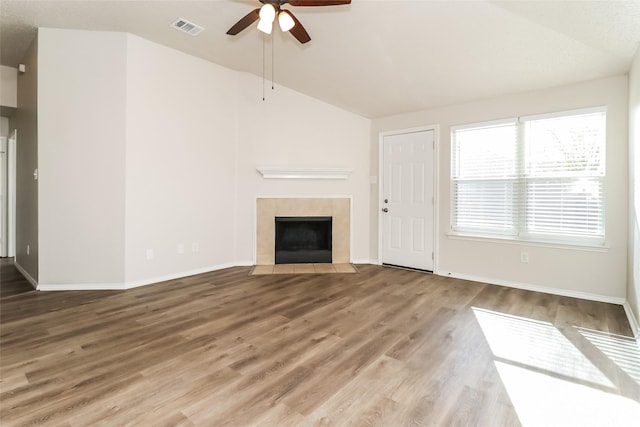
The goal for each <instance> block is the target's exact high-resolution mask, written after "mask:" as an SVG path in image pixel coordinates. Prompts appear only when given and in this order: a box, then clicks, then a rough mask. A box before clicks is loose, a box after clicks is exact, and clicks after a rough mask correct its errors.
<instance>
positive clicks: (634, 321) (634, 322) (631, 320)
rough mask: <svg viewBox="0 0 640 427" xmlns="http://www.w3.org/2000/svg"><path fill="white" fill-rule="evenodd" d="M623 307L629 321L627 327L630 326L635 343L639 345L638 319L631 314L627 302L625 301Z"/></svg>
mask: <svg viewBox="0 0 640 427" xmlns="http://www.w3.org/2000/svg"><path fill="white" fill-rule="evenodd" d="M622 307H624V312H625V313H626V314H627V319H629V325H631V331H632V332H633V336H634V337H636V341H638V344H640V323H638V319H636V316H634V314H633V310H631V306H630V305H629V301H625V302H624V304H622Z"/></svg>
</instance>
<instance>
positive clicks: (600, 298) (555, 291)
mask: <svg viewBox="0 0 640 427" xmlns="http://www.w3.org/2000/svg"><path fill="white" fill-rule="evenodd" d="M439 275H440V276H444V277H453V278H455V279H462V280H471V281H473V282H480V283H487V284H489V285H498V286H506V287H508V288H516V289H523V290H525V291H534V292H542V293H545V294H551V295H560V296H563V297H571V298H579V299H584V300H589V301H597V302H606V303H609V304H618V305H624V303H625V299H624V298H620V297H612V296H608V295H599V294H591V293H588V292H580V291H569V290H566V289H559V288H549V287H546V286H538V285H530V284H528V283H518V282H511V281H509V280H500V279H493V278H488V277H480V276H474V275H471V274H461V273H454V272H442V273H440V274H439Z"/></svg>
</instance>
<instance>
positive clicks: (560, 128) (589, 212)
mask: <svg viewBox="0 0 640 427" xmlns="http://www.w3.org/2000/svg"><path fill="white" fill-rule="evenodd" d="M605 129H606V112H605V109H604V108H599V109H589V110H581V111H572V112H564V113H556V114H548V115H542V116H531V117H524V118H520V119H511V120H505V121H498V122H488V123H480V124H474V125H468V126H456V127H453V128H452V129H451V150H452V153H451V159H452V165H451V192H452V197H451V199H452V210H451V212H452V221H451V226H452V231H453V232H455V233H460V234H472V235H479V236H487V237H505V238H515V239H522V240H531V241H543V242H564V243H571V244H603V243H604V179H605V133H606V132H605Z"/></svg>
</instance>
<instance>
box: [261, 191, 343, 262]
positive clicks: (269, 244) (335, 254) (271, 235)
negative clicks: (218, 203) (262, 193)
mask: <svg viewBox="0 0 640 427" xmlns="http://www.w3.org/2000/svg"><path fill="white" fill-rule="evenodd" d="M276 216H331V217H333V224H332V240H331V246H332V258H333V263H334V264H346V263H349V262H351V260H350V254H351V248H350V245H351V199H349V198H346V197H344V198H258V199H256V231H257V233H256V265H274V264H275V245H276V244H275V234H276V233H275V217H276Z"/></svg>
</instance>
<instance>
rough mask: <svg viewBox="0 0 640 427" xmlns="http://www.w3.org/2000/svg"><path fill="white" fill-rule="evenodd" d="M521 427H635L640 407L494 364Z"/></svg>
mask: <svg viewBox="0 0 640 427" xmlns="http://www.w3.org/2000/svg"><path fill="white" fill-rule="evenodd" d="M495 365H496V369H497V370H498V373H499V374H500V379H501V380H502V382H503V384H504V386H505V388H506V389H507V391H508V393H509V398H510V399H511V403H512V404H513V407H514V408H515V410H516V413H517V414H518V418H519V419H520V422H521V423H522V425H523V426H524V427H530V426H566V427H568V426H576V427H578V426H579V427H586V426H598V427H604V426H612V427H613V426H615V427H625V426H629V427H631V426H637V425H638V421H639V420H640V403H638V402H636V401H634V400H631V399H629V398H626V397H624V396H620V395H618V394H613V393H607V392H605V391H602V390H598V389H596V388H592V387H588V386H585V385H583V384H579V383H574V382H571V381H566V380H562V379H559V378H555V377H553V376H549V375H545V374H541V373H539V372H535V371H532V370H530V369H526V368H521V367H518V366H513V365H511V364H508V363H503V362H498V361H496V362H495Z"/></svg>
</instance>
